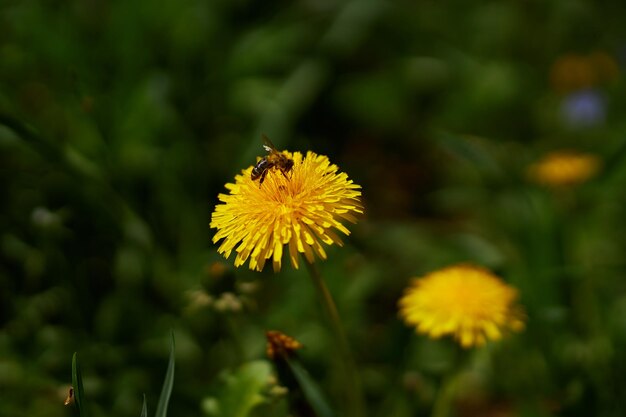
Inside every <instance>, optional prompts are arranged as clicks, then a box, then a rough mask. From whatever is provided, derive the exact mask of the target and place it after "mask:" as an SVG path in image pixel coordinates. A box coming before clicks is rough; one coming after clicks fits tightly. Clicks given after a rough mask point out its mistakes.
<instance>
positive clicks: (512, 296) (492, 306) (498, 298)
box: [399, 264, 524, 348]
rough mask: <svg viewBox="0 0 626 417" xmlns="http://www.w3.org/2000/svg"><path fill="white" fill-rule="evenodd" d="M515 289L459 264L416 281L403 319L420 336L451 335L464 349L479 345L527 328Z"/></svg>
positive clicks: (403, 307) (404, 301) (402, 309)
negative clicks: (509, 331) (421, 334)
mask: <svg viewBox="0 0 626 417" xmlns="http://www.w3.org/2000/svg"><path fill="white" fill-rule="evenodd" d="M517 296H518V294H517V290H516V289H515V288H513V287H510V286H508V285H507V284H505V283H504V282H502V281H501V280H500V279H499V278H498V277H497V276H495V275H493V274H492V273H491V272H489V271H488V270H486V269H484V268H481V267H478V266H474V265H466V264H461V265H455V266H450V267H447V268H444V269H440V270H438V271H435V272H431V273H430V274H427V275H426V276H424V277H422V278H418V279H415V280H414V281H413V283H412V284H411V286H409V287H408V288H407V289H406V290H405V293H404V296H403V297H402V298H401V299H400V302H399V307H400V315H401V316H402V318H403V319H404V321H405V322H406V324H407V325H410V326H415V327H416V330H417V332H419V333H423V334H427V335H429V336H430V337H432V338H434V339H436V338H439V337H441V336H444V335H452V336H454V338H455V339H457V340H458V341H459V343H460V344H461V346H463V347H464V348H469V347H471V346H481V345H483V344H484V343H485V342H486V341H487V339H490V340H498V339H500V338H501V337H502V335H503V334H504V333H505V332H506V331H508V330H515V331H518V330H521V329H523V327H524V321H523V313H522V311H521V309H520V308H519V307H518V306H517V305H516V300H517Z"/></svg>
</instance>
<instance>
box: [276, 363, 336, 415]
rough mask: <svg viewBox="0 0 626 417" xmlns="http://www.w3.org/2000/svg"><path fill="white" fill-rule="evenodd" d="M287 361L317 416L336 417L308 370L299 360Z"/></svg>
mask: <svg viewBox="0 0 626 417" xmlns="http://www.w3.org/2000/svg"><path fill="white" fill-rule="evenodd" d="M286 361H287V365H289V369H291V372H292V373H293V376H294V377H295V378H296V380H297V381H298V384H300V388H302V392H303V393H304V396H305V397H306V400H307V401H308V403H309V405H310V406H311V407H312V408H313V410H315V414H317V416H318V417H334V416H335V414H334V413H333V410H332V409H331V408H330V405H328V401H326V398H325V397H324V394H323V393H322V390H321V389H320V388H319V386H318V385H317V383H316V382H315V381H314V380H313V379H312V378H311V376H310V375H309V373H308V372H307V371H306V369H304V367H303V366H302V365H301V364H300V362H299V361H298V360H297V359H293V358H286Z"/></svg>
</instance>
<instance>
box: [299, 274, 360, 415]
mask: <svg viewBox="0 0 626 417" xmlns="http://www.w3.org/2000/svg"><path fill="white" fill-rule="evenodd" d="M305 264H306V265H307V269H308V270H309V274H310V275H311V279H312V280H313V284H314V285H315V289H316V290H317V293H318V296H319V298H320V301H321V303H322V306H323V308H324V310H325V312H326V315H327V316H328V320H329V322H330V326H331V328H332V332H333V335H334V337H335V339H336V340H335V341H336V343H337V347H338V349H339V354H340V357H341V364H342V366H343V372H342V374H343V378H345V382H344V387H345V390H346V403H347V411H348V413H347V416H352V417H362V416H363V415H364V412H363V410H364V407H363V394H362V392H361V382H360V379H359V377H358V375H357V371H356V365H355V362H354V358H353V356H352V352H351V351H350V345H349V344H348V337H347V336H346V332H345V330H344V328H343V325H342V324H341V319H340V317H339V311H338V310H337V306H336V305H335V301H334V300H333V297H332V295H331V294H330V291H329V290H328V287H327V286H326V283H325V282H324V279H323V278H322V275H321V274H320V272H319V269H318V268H317V266H316V265H315V264H313V263H309V262H305Z"/></svg>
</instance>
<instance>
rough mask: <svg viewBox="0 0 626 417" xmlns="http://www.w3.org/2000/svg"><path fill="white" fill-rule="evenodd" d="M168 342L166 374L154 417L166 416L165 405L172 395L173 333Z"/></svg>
mask: <svg viewBox="0 0 626 417" xmlns="http://www.w3.org/2000/svg"><path fill="white" fill-rule="evenodd" d="M170 334H171V340H170V360H169V363H168V365H167V372H166V373H165V380H164V381H163V388H162V389H161V395H160V396H159V402H158V404H157V409H156V413H155V414H154V415H155V417H166V416H167V405H168V403H169V401H170V396H171V395H172V387H173V386H174V362H175V360H176V359H175V355H174V349H175V343H174V332H173V331H172V332H171V333H170Z"/></svg>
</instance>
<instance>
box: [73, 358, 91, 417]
mask: <svg viewBox="0 0 626 417" xmlns="http://www.w3.org/2000/svg"><path fill="white" fill-rule="evenodd" d="M72 386H73V387H74V402H75V403H76V408H78V415H80V417H88V416H89V413H88V412H87V407H86V406H85V403H84V399H85V391H84V390H83V378H82V376H81V373H80V366H79V365H78V357H77V354H76V352H74V356H72Z"/></svg>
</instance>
